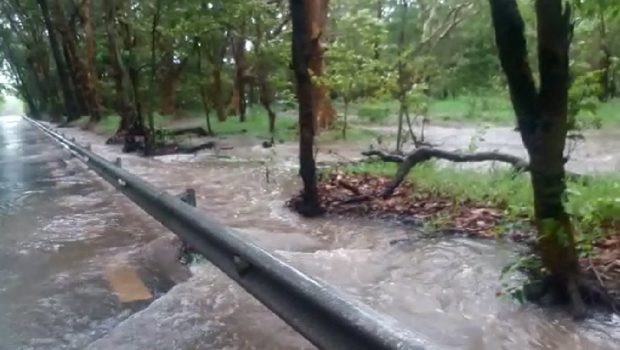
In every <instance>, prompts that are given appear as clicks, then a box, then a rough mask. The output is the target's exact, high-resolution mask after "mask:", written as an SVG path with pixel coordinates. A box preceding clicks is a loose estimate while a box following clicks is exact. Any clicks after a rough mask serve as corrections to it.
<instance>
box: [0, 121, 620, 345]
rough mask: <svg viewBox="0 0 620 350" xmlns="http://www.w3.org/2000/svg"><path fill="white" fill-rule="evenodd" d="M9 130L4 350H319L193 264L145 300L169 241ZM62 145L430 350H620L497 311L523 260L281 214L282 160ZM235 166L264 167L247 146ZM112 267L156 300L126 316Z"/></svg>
mask: <svg viewBox="0 0 620 350" xmlns="http://www.w3.org/2000/svg"><path fill="white" fill-rule="evenodd" d="M0 128H1V129H0V138H2V141H1V142H0V144H3V145H5V146H3V149H2V150H1V151H0V152H2V153H1V156H2V160H1V161H0V162H1V163H0V164H2V165H3V166H4V164H5V163H8V162H15V161H17V159H21V163H20V164H21V165H20V164H18V165H12V166H11V167H12V169H13V170H11V171H7V170H2V172H0V174H1V176H2V178H0V181H2V186H3V187H2V189H3V192H2V195H1V198H2V199H3V200H2V202H1V203H5V201H6V202H7V203H9V205H5V204H3V205H5V206H6V207H9V206H10V207H11V208H12V209H11V210H5V209H3V213H4V214H3V215H4V217H3V222H4V226H2V231H0V232H1V233H0V263H1V265H0V268H1V269H2V270H0V286H1V287H0V288H1V289H0V332H1V333H0V335H1V336H2V339H3V341H2V342H1V343H0V349H1V350H4V349H7V350H9V349H11V350H12V349H89V350H95V349H101V350H103V349H116V350H145V349H149V350H169V349H175V350H176V349H178V350H190V349H191V350H197V349H206V350H208V349H231V350H233V349H234V350H237V349H239V350H245V349H247V350H249V349H258V350H263V349H274V350H280V349H282V350H288V349H291V350H292V349H313V347H312V346H311V345H310V344H309V343H308V342H307V341H305V340H304V339H302V338H301V337H300V336H299V335H297V334H296V333H295V332H293V331H292V330H291V329H290V328H289V327H288V326H286V325H285V324H284V323H283V322H282V321H281V320H279V319H278V318H277V317H276V316H274V315H273V314H271V313H270V312H269V311H268V310H266V309H265V308H264V307H263V306H262V305H260V304H259V303H258V302H256V301H255V300H254V299H252V297H251V296H249V295H248V294H247V293H246V292H244V291H243V290H242V289H241V288H240V287H238V286H236V285H234V284H233V283H232V282H231V281H230V280H228V279H227V278H226V277H225V276H224V275H223V274H222V273H220V272H219V271H218V270H216V269H215V268H213V267H212V266H210V265H209V264H208V263H206V262H200V261H199V262H197V263H195V264H193V266H192V267H191V270H192V276H191V277H189V279H188V280H186V281H183V278H179V279H178V280H177V281H178V282H179V283H178V284H176V285H175V286H174V287H172V289H170V290H169V291H168V292H167V293H165V294H164V293H163V292H164V291H165V290H166V289H167V288H160V291H159V292H158V289H157V288H154V287H149V286H150V285H155V286H157V284H158V283H157V282H154V283H152V282H149V278H148V276H150V275H152V276H158V275H165V276H176V274H174V273H173V272H174V271H175V267H174V264H173V263H166V262H165V261H166V259H165V257H167V256H169V255H174V254H170V253H168V252H169V251H171V250H173V249H172V248H171V245H172V244H170V241H167V240H166V239H169V238H167V237H169V235H167V234H166V232H165V231H164V230H163V229H162V228H161V227H160V226H159V225H156V224H154V222H153V220H150V219H149V218H148V217H146V215H145V214H143V213H141V212H140V210H138V209H136V208H135V207H134V206H133V205H132V204H131V203H128V201H127V200H124V199H123V198H122V197H120V195H118V194H115V193H114V192H112V191H111V190H110V189H108V187H106V186H105V185H103V184H102V182H101V181H100V180H98V179H97V178H96V177H95V176H94V175H91V174H90V173H89V172H86V171H85V170H84V168H83V166H81V165H80V164H79V163H78V162H77V160H75V159H73V160H66V161H65V163H66V167H63V166H61V165H59V164H60V163H59V162H58V159H59V158H60V157H62V156H63V153H62V151H61V150H60V148H59V147H58V146H55V145H53V143H52V142H51V141H50V140H49V139H46V137H45V136H43V135H42V134H40V133H39V132H38V131H36V130H35V129H34V128H32V127H31V126H29V125H28V124H27V123H25V122H20V121H10V122H8V121H6V120H3V121H2V122H1V123H0ZM63 132H65V133H66V134H67V136H72V137H76V139H77V141H78V142H80V143H82V144H86V143H92V148H93V151H95V152H96V153H98V154H100V155H102V156H103V157H105V158H107V159H115V158H116V157H118V156H121V157H122V158H123V167H124V168H125V169H127V170H129V171H130V172H132V173H134V174H137V175H138V176H141V177H143V178H145V179H146V180H147V181H149V182H151V183H153V184H155V185H156V186H158V187H161V188H164V189H167V190H169V191H170V192H172V193H178V192H181V191H183V190H184V189H185V188H188V187H190V188H194V189H195V190H196V192H197V200H198V207H199V209H201V210H203V211H204V212H205V213H206V214H208V215H212V216H214V217H216V218H217V219H218V220H220V221H222V222H223V223H224V224H226V225H228V226H230V227H233V228H236V229H238V230H240V231H241V232H242V233H243V234H245V235H247V237H248V239H252V240H255V241H256V242H257V243H259V244H260V245H262V246H264V247H265V248H267V249H270V250H272V251H274V252H275V253H276V254H278V255H279V256H281V257H282V258H283V259H284V260H286V261H288V262H290V263H291V264H292V265H293V266H295V267H297V268H299V269H300V270H302V271H304V272H307V273H309V274H311V275H313V276H316V277H317V278H320V279H323V280H325V281H327V282H329V283H331V284H334V285H336V286H338V287H340V288H341V289H342V290H343V291H344V292H346V293H348V294H349V295H351V296H352V297H355V298H358V299H359V300H362V301H363V302H365V303H367V304H369V305H370V306H372V307H373V308H376V309H377V310H379V311H381V312H384V313H386V314H388V315H391V316H393V317H394V318H396V319H398V320H399V321H401V322H402V323H403V324H404V325H405V326H407V327H409V328H410V329H411V330H412V332H414V333H415V334H417V335H418V336H419V338H420V340H421V342H424V343H426V344H427V346H428V349H468V350H469V349H471V350H485V349H488V350H496V349H510V350H517V349H518V350H522V349H563V350H577V349H584V350H585V349H601V350H607V349H609V350H611V349H617V348H618V346H619V345H620V331H619V327H618V326H620V320H619V319H618V317H616V316H605V315H600V316H598V317H595V318H593V319H591V320H588V321H586V322H584V323H582V324H576V323H574V322H573V321H571V320H569V319H567V318H566V317H565V315H564V313H562V312H554V311H542V310H539V309H537V308H535V307H531V306H527V307H524V306H519V305H514V304H512V303H510V302H507V301H505V300H502V299H499V298H497V297H496V292H497V291H498V290H500V281H499V270H500V268H501V266H502V265H504V264H506V263H507V262H509V261H510V260H511V259H513V258H514V257H515V254H516V251H515V247H514V246H511V245H508V244H504V245H498V244H495V243H493V242H482V241H470V240H465V239H451V240H436V239H428V238H422V237H420V235H419V232H416V231H415V230H413V229H411V228H403V227H399V226H394V225H388V224H382V223H376V222H370V221H360V220H343V219H334V218H331V219H330V218H322V219H317V220H305V219H301V218H299V217H297V216H296V215H294V214H292V213H290V212H288V211H287V210H286V209H285V208H284V207H283V203H284V201H285V200H286V198H288V196H290V195H291V194H292V193H293V192H295V191H297V190H298V188H299V184H298V182H297V180H296V179H295V176H294V173H295V170H294V169H293V168H292V167H291V166H290V165H291V161H290V159H289V158H287V157H283V158H278V159H274V160H273V161H272V162H271V163H269V164H265V163H264V162H263V161H258V160H252V161H247V162H241V161H239V162H232V161H224V160H221V159H218V158H215V157H213V156H211V155H210V154H209V153H208V152H204V153H200V154H198V155H196V156H194V155H191V156H168V157H159V158H156V159H143V158H139V157H137V156H134V155H124V154H123V155H121V154H120V152H119V150H118V148H117V147H115V146H106V145H104V144H103V141H104V139H103V138H101V137H97V136H94V135H92V134H89V133H87V132H84V131H81V130H76V129H64V130H63ZM7 144H8V146H7ZM17 145H21V146H17ZM18 150H19V151H18ZM234 152H236V153H234ZM234 152H233V151H231V154H233V153H234V154H239V155H241V154H246V155H249V154H259V155H260V154H262V153H261V152H262V151H259V150H257V149H256V148H254V147H252V148H248V149H238V150H235V151H234ZM3 169H4V168H3ZM15 172H21V173H19V174H15ZM26 173H29V174H28V175H27V174H26ZM7 179H8V180H7ZM10 181H16V182H17V183H18V184H17V185H9V183H10ZM5 188H8V189H10V190H5ZM28 191H35V192H34V193H31V194H28V193H29V192H28ZM36 191H38V192H36ZM25 194H27V195H25ZM5 198H8V200H5ZM7 223H8V226H6V225H7ZM396 241H399V242H401V243H398V244H394V242H396ZM162 260H164V262H162ZM171 260H173V259H171ZM111 262H113V264H112V263H111ZM110 264H112V265H113V266H116V267H118V266H119V265H123V266H132V267H133V268H134V270H135V271H137V275H138V276H139V277H140V279H141V280H143V281H144V284H145V285H146V286H147V287H149V291H150V292H151V293H153V294H155V295H154V297H153V298H152V299H155V300H154V301H152V302H151V301H150V300H147V301H141V302H140V301H138V302H133V303H122V302H121V301H120V298H119V293H117V291H112V289H111V288H113V286H114V285H115V283H114V281H113V280H115V278H110V277H109V275H110V274H108V273H107V272H106V271H109V268H107V267H108V266H110ZM152 266H156V268H151V267H152ZM143 270H147V273H145V272H144V271H143ZM162 270H164V271H165V273H163V272H160V273H158V272H150V273H149V271H162ZM112 275H114V274H112ZM120 275H121V276H125V275H126V274H125V273H121V274H120ZM170 279H171V280H175V278H170ZM160 284H163V285H166V286H169V285H171V284H172V283H170V282H169V283H160ZM136 311H137V312H136ZM4 339H9V340H8V342H6V341H4ZM5 344H6V345H5Z"/></svg>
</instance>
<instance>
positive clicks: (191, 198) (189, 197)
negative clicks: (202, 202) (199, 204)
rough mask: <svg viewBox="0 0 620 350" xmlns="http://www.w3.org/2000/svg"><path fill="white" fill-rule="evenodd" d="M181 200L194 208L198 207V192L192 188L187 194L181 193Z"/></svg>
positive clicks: (186, 191)
mask: <svg viewBox="0 0 620 350" xmlns="http://www.w3.org/2000/svg"><path fill="white" fill-rule="evenodd" d="M178 197H179V199H180V200H182V201H183V202H185V203H187V204H189V205H191V206H192V207H196V191H194V189H192V188H188V189H186V190H185V192H183V193H181V194H180V195H179V196H178Z"/></svg>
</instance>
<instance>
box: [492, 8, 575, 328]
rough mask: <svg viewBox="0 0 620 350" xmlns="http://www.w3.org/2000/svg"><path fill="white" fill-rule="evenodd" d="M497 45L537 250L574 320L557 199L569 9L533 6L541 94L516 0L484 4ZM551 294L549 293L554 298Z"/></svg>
mask: <svg viewBox="0 0 620 350" xmlns="http://www.w3.org/2000/svg"><path fill="white" fill-rule="evenodd" d="M489 2H490V4H491V14H492V18H493V26H494V29H495V37H496V44H497V47H498V50H499V57H500V61H501V65H502V69H503V70H504V72H505V74H506V78H507V80H508V87H509V90H510V96H511V100H512V103H513V106H514V109H515V113H516V115H517V120H518V125H519V130H520V132H521V138H522V140H523V144H524V145H525V147H526V149H527V151H528V154H529V156H530V173H531V178H532V186H533V190H534V211H535V217H536V225H537V228H538V233H539V235H538V245H537V250H538V253H539V254H540V257H541V259H542V262H543V265H544V267H545V268H546V269H547V271H548V273H549V275H550V278H551V280H552V281H553V289H555V291H559V292H560V293H564V294H568V295H569V296H570V299H571V302H572V306H573V308H574V309H573V312H574V314H575V316H583V314H584V312H585V307H584V305H583V301H582V299H581V296H580V295H579V293H578V290H577V281H578V277H579V273H580V271H579V261H578V256H577V252H576V248H575V242H574V235H573V234H574V233H573V229H572V226H571V223H570V219H569V217H568V215H567V214H566V212H565V210H564V206H563V203H562V197H563V195H564V191H565V188H566V185H565V182H564V180H565V170H564V156H563V152H564V146H565V141H566V133H567V120H568V116H567V114H568V88H569V61H568V52H569V47H570V41H571V39H572V22H571V21H572V19H571V11H570V7H564V6H563V1H562V0H536V17H537V22H538V62H539V71H540V89H539V90H537V89H536V86H535V83H534V78H533V75H532V72H531V68H530V66H529V63H528V61H527V47H526V41H525V36H524V23H523V19H522V17H521V15H520V13H519V9H518V6H517V3H516V0H489ZM555 291H554V292H555Z"/></svg>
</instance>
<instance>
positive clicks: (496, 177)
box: [341, 162, 620, 252]
mask: <svg viewBox="0 0 620 350" xmlns="http://www.w3.org/2000/svg"><path fill="white" fill-rule="evenodd" d="M396 169H397V166H396V165H395V164H390V163H383V162H372V163H359V164H352V165H348V166H346V167H345V168H343V169H341V170H342V171H344V172H346V173H351V174H370V175H376V176H389V177H391V176H393V175H394V174H395V172H396ZM405 181H406V182H408V183H410V184H413V186H415V191H416V192H424V193H431V194H435V195H437V196H438V197H444V198H450V199H451V200H452V201H453V202H454V203H466V202H474V203H477V204H479V205H483V206H488V207H491V208H497V209H500V210H501V212H502V219H503V221H505V222H518V221H523V220H529V219H530V218H531V217H532V216H533V207H532V206H533V194H532V187H531V184H530V179H529V176H528V175H527V174H523V175H519V176H516V177H515V176H514V175H513V174H512V173H511V171H510V170H508V169H505V168H494V169H490V170H488V171H477V170H466V169H461V168H459V167H457V166H451V165H448V166H445V167H444V166H438V165H437V164H436V163H434V162H427V163H424V164H420V165H418V166H416V167H415V168H414V169H412V171H411V172H410V173H409V175H408V176H407V178H406V180H405ZM567 186H568V189H567V200H566V210H567V212H568V213H569V214H571V215H572V217H573V222H574V223H575V226H576V229H577V232H578V233H579V235H580V236H579V237H578V242H579V244H580V248H581V249H582V251H584V252H589V251H590V250H591V249H592V242H593V241H601V240H604V239H606V238H607V237H609V236H610V235H612V234H615V233H618V232H619V231H618V229H619V228H620V225H618V224H619V223H620V221H619V218H620V176H618V175H607V176H599V177H597V178H596V179H595V180H591V181H590V183H589V184H588V185H587V186H586V185H585V184H583V183H579V182H572V181H571V182H569V183H568V184H567Z"/></svg>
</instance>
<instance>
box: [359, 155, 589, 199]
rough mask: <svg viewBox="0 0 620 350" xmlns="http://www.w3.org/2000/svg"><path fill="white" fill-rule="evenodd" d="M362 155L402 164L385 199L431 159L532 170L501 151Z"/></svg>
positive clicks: (575, 178) (576, 178)
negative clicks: (487, 163) (497, 163)
mask: <svg viewBox="0 0 620 350" xmlns="http://www.w3.org/2000/svg"><path fill="white" fill-rule="evenodd" d="M362 155H363V156H366V157H371V156H377V157H379V158H380V159H381V160H382V161H384V162H389V163H399V164H400V166H399V167H398V171H397V172H396V175H394V178H393V179H392V181H390V183H389V184H388V185H387V187H386V189H385V190H384V191H383V193H382V194H381V196H382V197H383V198H384V199H385V198H388V197H390V196H391V195H392V194H394V191H395V190H396V188H397V187H398V186H400V184H401V183H402V182H403V181H404V180H405V177H406V176H407V174H409V171H411V169H412V168H413V167H415V166H416V165H418V164H420V163H424V162H426V161H429V160H431V159H443V160H448V161H451V162H455V163H475V162H500V163H506V164H510V165H512V167H513V169H514V170H515V172H517V173H521V172H528V171H529V170H530V165H529V163H528V162H527V161H526V160H525V159H523V158H521V157H517V156H513V155H511V154H506V153H499V152H475V153H464V152H459V151H454V152H451V151H446V150H441V149H437V148H430V147H420V148H416V149H415V150H413V151H411V152H410V153H409V154H407V155H405V156H400V155H397V154H390V153H386V152H383V151H380V150H369V151H364V152H362ZM566 178H567V179H569V180H573V181H583V182H584V183H587V182H588V180H589V179H588V177H586V176H584V175H581V174H575V173H569V172H567V173H566Z"/></svg>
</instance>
